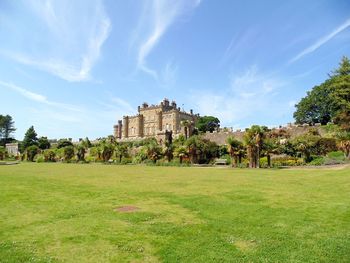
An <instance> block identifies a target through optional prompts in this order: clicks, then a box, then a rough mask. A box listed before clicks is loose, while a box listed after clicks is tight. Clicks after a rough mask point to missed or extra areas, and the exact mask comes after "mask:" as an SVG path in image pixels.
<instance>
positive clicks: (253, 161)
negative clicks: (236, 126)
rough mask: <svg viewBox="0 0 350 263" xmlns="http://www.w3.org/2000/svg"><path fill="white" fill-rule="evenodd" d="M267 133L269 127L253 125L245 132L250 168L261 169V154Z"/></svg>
mask: <svg viewBox="0 0 350 263" xmlns="http://www.w3.org/2000/svg"><path fill="white" fill-rule="evenodd" d="M267 131H268V129H267V127H265V126H259V125H253V126H252V127H251V128H248V129H246V131H245V134H244V137H243V139H244V144H245V146H246V147H247V152H248V157H249V167H250V168H259V167H260V154H261V151H262V147H263V143H264V139H265V134H266V132H267Z"/></svg>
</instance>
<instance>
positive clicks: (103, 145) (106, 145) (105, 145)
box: [99, 140, 114, 162]
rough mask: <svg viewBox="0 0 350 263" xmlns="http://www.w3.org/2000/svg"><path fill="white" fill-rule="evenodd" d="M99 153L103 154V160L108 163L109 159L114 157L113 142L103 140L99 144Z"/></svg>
mask: <svg viewBox="0 0 350 263" xmlns="http://www.w3.org/2000/svg"><path fill="white" fill-rule="evenodd" d="M99 152H100V154H101V157H102V160H103V161H104V162H108V161H109V159H111V157H112V156H113V152H114V145H113V143H111V142H108V141H106V140H102V141H101V142H100V144H99Z"/></svg>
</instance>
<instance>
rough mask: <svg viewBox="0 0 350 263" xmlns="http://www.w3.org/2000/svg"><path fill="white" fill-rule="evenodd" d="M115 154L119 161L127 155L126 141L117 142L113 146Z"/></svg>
mask: <svg viewBox="0 0 350 263" xmlns="http://www.w3.org/2000/svg"><path fill="white" fill-rule="evenodd" d="M115 155H116V157H117V158H119V163H121V161H122V159H123V158H125V157H127V156H128V145H127V144H126V143H117V144H116V146H115Z"/></svg>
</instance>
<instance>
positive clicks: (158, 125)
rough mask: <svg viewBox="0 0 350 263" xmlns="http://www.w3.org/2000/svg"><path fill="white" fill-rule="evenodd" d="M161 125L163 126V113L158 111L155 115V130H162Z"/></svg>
mask: <svg viewBox="0 0 350 263" xmlns="http://www.w3.org/2000/svg"><path fill="white" fill-rule="evenodd" d="M162 125H163V112H162V111H159V112H158V113H157V123H156V128H157V130H158V131H161V130H162Z"/></svg>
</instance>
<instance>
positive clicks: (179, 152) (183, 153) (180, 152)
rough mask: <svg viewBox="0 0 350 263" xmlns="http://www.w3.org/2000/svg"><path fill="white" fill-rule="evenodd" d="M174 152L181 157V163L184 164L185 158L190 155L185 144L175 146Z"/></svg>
mask: <svg viewBox="0 0 350 263" xmlns="http://www.w3.org/2000/svg"><path fill="white" fill-rule="evenodd" d="M174 154H175V156H176V157H179V160H180V163H181V164H182V162H183V158H186V157H188V152H187V147H186V146H184V145H179V146H178V147H176V148H175V151H174Z"/></svg>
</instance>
